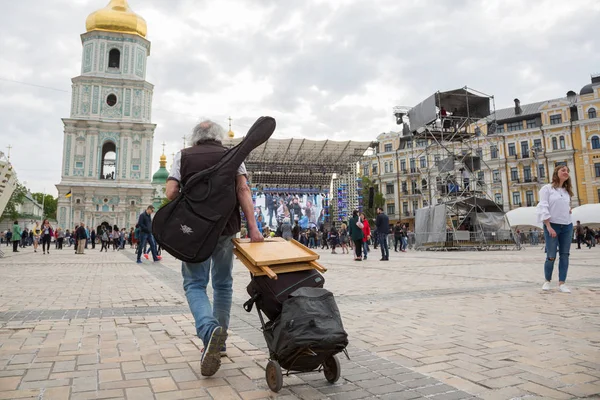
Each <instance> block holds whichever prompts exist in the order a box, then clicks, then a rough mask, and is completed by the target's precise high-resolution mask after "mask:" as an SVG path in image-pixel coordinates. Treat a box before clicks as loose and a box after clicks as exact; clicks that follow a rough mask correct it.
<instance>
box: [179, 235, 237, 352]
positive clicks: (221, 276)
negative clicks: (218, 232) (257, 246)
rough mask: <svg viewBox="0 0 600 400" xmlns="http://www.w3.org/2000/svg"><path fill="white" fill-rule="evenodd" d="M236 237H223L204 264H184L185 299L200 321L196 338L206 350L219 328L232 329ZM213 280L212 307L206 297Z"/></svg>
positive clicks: (195, 318) (195, 319)
mask: <svg viewBox="0 0 600 400" xmlns="http://www.w3.org/2000/svg"><path fill="white" fill-rule="evenodd" d="M233 237H234V236H221V237H220V238H219V241H218V243H217V247H215V249H214V250H213V252H212V255H211V256H210V258H209V259H208V260H206V261H203V262H201V263H186V262H183V263H181V264H182V265H181V274H182V275H183V289H184V290H185V297H187V300H188V304H189V305H190V311H191V312H192V315H193V316H194V321H196V334H197V335H198V337H199V338H200V339H202V341H203V342H204V347H206V346H207V345H208V342H209V340H210V335H211V333H212V331H213V330H214V329H215V328H216V327H217V326H221V327H223V328H224V329H225V330H227V328H229V314H230V312H231V301H232V300H231V299H232V297H233V277H232V275H231V272H232V270H233V243H232V242H231V239H232V238H233ZM211 266H212V268H211ZM211 279H212V288H213V306H212V307H211V305H210V300H209V299H208V296H207V294H206V287H207V286H208V282H209V280H211Z"/></svg>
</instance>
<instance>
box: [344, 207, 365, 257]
mask: <svg viewBox="0 0 600 400" xmlns="http://www.w3.org/2000/svg"><path fill="white" fill-rule="evenodd" d="M364 227H365V226H364V224H363V222H362V220H361V217H360V215H358V210H354V211H352V218H350V220H349V221H348V233H349V235H350V238H352V241H353V242H354V261H362V247H363V238H364V233H363V228H364Z"/></svg>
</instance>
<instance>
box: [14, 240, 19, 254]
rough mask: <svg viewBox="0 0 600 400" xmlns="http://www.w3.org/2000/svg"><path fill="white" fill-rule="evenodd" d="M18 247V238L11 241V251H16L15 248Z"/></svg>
mask: <svg viewBox="0 0 600 400" xmlns="http://www.w3.org/2000/svg"><path fill="white" fill-rule="evenodd" d="M18 247H19V241H18V240H15V241H13V251H15V252H16V251H18V250H17V248H18Z"/></svg>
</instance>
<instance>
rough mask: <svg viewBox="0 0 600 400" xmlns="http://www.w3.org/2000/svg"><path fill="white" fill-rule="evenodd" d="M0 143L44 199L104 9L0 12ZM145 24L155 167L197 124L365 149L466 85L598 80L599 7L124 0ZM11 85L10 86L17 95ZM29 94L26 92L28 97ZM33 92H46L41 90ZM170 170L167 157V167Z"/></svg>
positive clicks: (507, 97) (540, 92) (84, 4)
mask: <svg viewBox="0 0 600 400" xmlns="http://www.w3.org/2000/svg"><path fill="white" fill-rule="evenodd" d="M0 2H1V4H2V13H0V93H1V94H2V96H0V138H1V140H0V145H1V146H2V148H1V149H0V150H1V151H4V152H6V151H7V149H6V147H7V146H8V145H9V144H10V145H12V147H13V148H12V152H11V160H12V161H13V164H14V165H15V167H16V170H17V172H18V175H19V179H20V180H21V181H26V182H27V186H29V187H30V188H31V189H32V191H43V190H44V189H45V190H46V192H49V193H53V194H56V189H55V187H54V184H56V183H58V182H59V181H60V173H61V172H60V171H61V168H60V165H61V163H62V143H63V125H62V121H61V118H64V117H68V116H69V110H70V99H71V96H70V93H69V92H70V85H71V84H70V79H71V78H72V77H75V76H77V75H78V74H79V72H80V67H81V41H80V38H79V35H80V34H81V33H83V32H84V31H85V19H86V17H87V16H88V14H90V13H91V12H92V11H94V10H96V9H98V8H102V7H104V6H105V5H106V4H107V3H108V0H20V1H11V0H0ZM129 4H130V6H131V7H132V8H133V10H134V11H136V12H137V13H138V14H140V15H142V16H143V17H144V18H145V19H146V21H147V23H148V39H149V40H150V41H151V42H152V51H151V56H150V59H149V61H148V76H147V78H148V81H150V82H151V83H153V84H154V85H155V90H154V106H153V122H155V123H157V124H158V127H157V129H156V134H155V146H154V160H155V165H156V166H157V167H158V157H159V155H160V152H161V147H160V143H162V142H163V141H164V142H166V144H167V150H166V152H167V154H169V155H170V154H171V153H173V152H175V151H177V150H178V149H179V148H181V146H182V144H183V140H182V137H183V135H188V134H189V132H190V130H191V128H192V127H193V125H194V124H195V123H197V122H198V121H199V120H200V119H201V118H203V117H206V118H212V119H214V120H216V121H219V122H221V123H222V124H223V125H224V126H226V124H227V117H228V116H230V115H231V117H232V118H233V130H234V131H235V132H236V133H238V134H241V133H243V132H245V130H247V128H248V127H249V126H250V125H251V124H252V122H253V120H254V119H255V118H256V117H258V116H260V115H272V116H274V117H275V118H276V119H277V121H278V130H277V133H276V137H305V138H311V139H312V138H314V139H324V138H328V139H331V140H346V139H356V140H373V139H374V138H375V137H376V136H377V135H378V134H379V133H381V132H385V131H389V130H393V129H395V124H394V119H393V117H392V114H391V110H392V107H393V106H395V105H407V106H410V105H414V104H416V103H418V102H420V101H421V100H423V99H424V98H425V97H427V96H428V95H430V94H431V93H433V92H435V91H437V90H447V89H455V88H458V87H463V86H465V85H468V86H469V87H472V88H475V89H477V90H479V91H482V92H485V93H488V94H491V95H494V96H495V102H496V107H497V108H502V107H509V106H511V105H512V100H513V99H514V98H515V97H518V98H519V99H521V102H522V103H523V104H525V103H527V102H532V101H541V100H545V99H549V98H556V97H560V96H563V95H564V94H565V93H566V92H567V90H576V91H579V89H580V88H581V87H582V86H583V85H585V84H587V83H589V81H590V74H591V73H596V72H600V45H599V43H600V41H599V40H598V38H599V37H600V24H598V21H600V2H599V1H598V0H573V1H570V2H567V1H564V0H535V1H530V0H471V1H470V0H454V1H446V0H437V1H434V0H302V1H291V0H220V1H215V0H210V1H209V0H129ZM14 81H18V82H23V83H26V84H23V83H16V82H14ZM36 85H37V86H36ZM44 87H45V88H44ZM169 160H171V157H169Z"/></svg>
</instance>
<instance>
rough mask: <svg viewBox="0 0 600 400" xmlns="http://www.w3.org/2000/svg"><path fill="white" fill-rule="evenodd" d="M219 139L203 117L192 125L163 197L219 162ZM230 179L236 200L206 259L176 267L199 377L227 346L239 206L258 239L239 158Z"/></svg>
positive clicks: (219, 132) (215, 365)
mask: <svg viewBox="0 0 600 400" xmlns="http://www.w3.org/2000/svg"><path fill="white" fill-rule="evenodd" d="M224 138H225V130H224V129H223V128H222V127H221V126H219V125H218V124H216V123H214V122H212V121H203V122H201V123H200V124H198V125H197V126H196V127H195V128H194V129H193V133H192V143H193V145H192V146H191V147H188V148H186V149H183V150H181V151H180V152H179V153H177V154H176V155H175V159H174V160H173V165H172V167H171V174H170V175H169V178H168V180H167V187H166V196H167V198H168V199H169V200H174V199H175V198H177V196H179V191H180V189H181V187H185V185H186V184H187V182H188V180H189V179H190V178H191V177H192V176H194V174H196V173H197V172H199V171H203V170H206V169H208V168H211V167H213V166H214V165H215V164H217V163H218V162H219V160H220V159H221V158H222V157H223V154H224V153H225V151H227V148H226V147H224V146H223V144H222V142H223V139H224ZM231 184H232V185H235V191H236V197H237V203H238V204H237V206H236V207H235V210H234V212H233V213H231V216H230V217H229V220H228V221H227V225H226V226H225V229H224V230H223V231H222V233H221V235H220V237H219V241H218V243H217V246H216V247H215V249H214V250H213V252H212V254H211V256H210V258H208V259H207V260H205V261H203V262H200V263H191V262H183V263H182V268H181V273H182V275H183V289H184V290H185V296H186V298H187V300H188V304H189V306H190V311H191V312H192V315H193V317H194V321H195V323H196V335H197V336H198V337H199V338H200V339H201V340H202V342H203V343H204V351H203V353H202V358H201V359H200V373H201V374H202V375H203V376H212V375H214V374H215V373H216V372H217V371H218V370H219V368H220V366H221V354H223V353H224V352H226V351H227V347H226V340H227V329H228V328H229V320H230V314H231V304H232V301H233V275H232V271H233V242H232V241H231V239H232V238H234V237H235V236H236V234H237V233H238V232H240V228H241V218H240V208H241V211H243V212H244V215H245V216H246V224H247V227H248V233H249V235H250V239H251V241H252V242H262V241H263V240H264V239H263V236H262V233H261V232H260V231H259V229H258V225H257V223H256V219H255V217H254V212H253V211H254V204H253V203H252V192H251V190H250V187H249V186H248V176H247V171H246V166H245V165H244V163H242V164H241V165H240V166H239V168H238V171H237V174H236V176H235V181H232V182H231ZM140 244H141V243H140ZM139 248H143V246H140V247H139ZM209 283H212V288H213V301H212V304H211V302H210V300H209V299H208V296H207V293H206V287H207V286H208V285H209Z"/></svg>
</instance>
